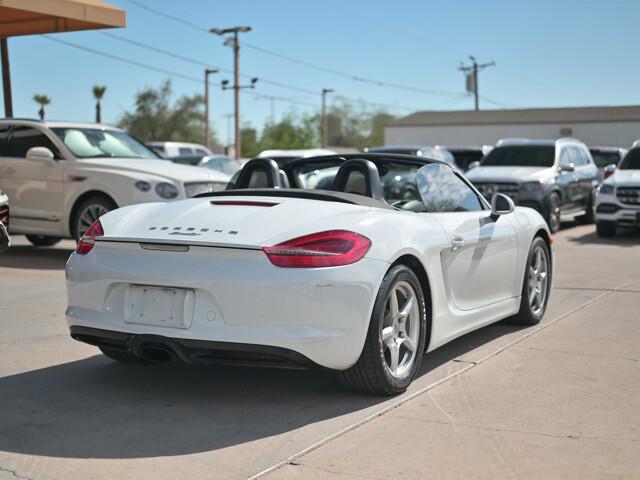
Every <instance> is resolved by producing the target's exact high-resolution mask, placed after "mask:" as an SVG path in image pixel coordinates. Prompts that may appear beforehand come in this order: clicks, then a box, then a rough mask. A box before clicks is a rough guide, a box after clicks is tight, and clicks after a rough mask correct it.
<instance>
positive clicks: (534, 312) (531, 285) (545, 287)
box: [509, 237, 551, 325]
mask: <svg viewBox="0 0 640 480" xmlns="http://www.w3.org/2000/svg"><path fill="white" fill-rule="evenodd" d="M550 290H551V253H550V251H549V247H548V246H547V242H545V241H544V240H543V239H542V238H541V237H536V238H534V240H533V242H532V243H531V247H530V248H529V255H528V257H527V265H526V266H525V271H524V280H523V285H522V296H521V300H520V310H519V311H518V313H517V314H516V315H515V316H513V317H511V318H510V319H509V321H510V323H515V324H519V325H537V324H538V323H540V320H542V317H543V316H544V312H545V311H546V309H547V302H548V301H549V293H550Z"/></svg>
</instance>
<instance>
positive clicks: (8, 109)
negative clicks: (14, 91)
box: [0, 37, 13, 118]
mask: <svg viewBox="0 0 640 480" xmlns="http://www.w3.org/2000/svg"><path fill="white" fill-rule="evenodd" d="M0 57H2V80H3V82H2V85H3V91H4V116H5V117H7V118H11V117H13V101H12V99H11V73H10V71H9V44H8V42H7V39H6V38H5V37H2V38H0Z"/></svg>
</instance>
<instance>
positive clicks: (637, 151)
mask: <svg viewBox="0 0 640 480" xmlns="http://www.w3.org/2000/svg"><path fill="white" fill-rule="evenodd" d="M631 155H633V157H634V158H633V161H634V162H638V168H629V167H628V166H627V163H628V162H629V161H630V160H629V159H630V157H631ZM618 170H640V148H632V149H630V150H629V151H628V152H627V154H626V155H625V156H624V158H623V159H622V160H620V163H619V164H618Z"/></svg>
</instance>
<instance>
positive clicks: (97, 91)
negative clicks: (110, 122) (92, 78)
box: [93, 85, 107, 123]
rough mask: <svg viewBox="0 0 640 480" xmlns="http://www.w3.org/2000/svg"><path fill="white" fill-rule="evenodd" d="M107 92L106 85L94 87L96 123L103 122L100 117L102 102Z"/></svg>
mask: <svg viewBox="0 0 640 480" xmlns="http://www.w3.org/2000/svg"><path fill="white" fill-rule="evenodd" d="M106 91H107V87H105V86H104V85H94V86H93V96H94V98H95V99H96V123H100V122H101V115H100V100H101V99H102V97H103V96H104V92H106Z"/></svg>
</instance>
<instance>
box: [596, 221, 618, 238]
mask: <svg viewBox="0 0 640 480" xmlns="http://www.w3.org/2000/svg"><path fill="white" fill-rule="evenodd" d="M616 230H617V225H616V223H615V222H598V223H596V233H597V234H598V236H599V237H603V238H611V237H615V236H616Z"/></svg>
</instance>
